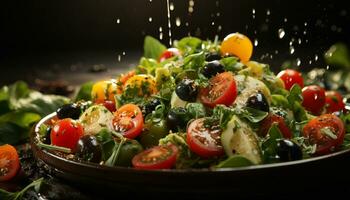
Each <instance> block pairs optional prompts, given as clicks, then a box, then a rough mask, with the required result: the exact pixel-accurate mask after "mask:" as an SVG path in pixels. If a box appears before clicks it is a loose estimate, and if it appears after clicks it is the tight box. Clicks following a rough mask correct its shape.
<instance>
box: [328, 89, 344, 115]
mask: <svg viewBox="0 0 350 200" xmlns="http://www.w3.org/2000/svg"><path fill="white" fill-rule="evenodd" d="M344 110H345V103H344V102H343V97H342V95H341V94H340V93H339V92H337V91H327V92H326V112H327V113H334V112H337V111H344Z"/></svg>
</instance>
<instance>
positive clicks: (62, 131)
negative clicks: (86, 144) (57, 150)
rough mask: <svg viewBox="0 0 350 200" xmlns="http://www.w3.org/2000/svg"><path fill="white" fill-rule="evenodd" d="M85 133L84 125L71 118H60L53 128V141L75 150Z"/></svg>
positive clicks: (51, 136) (54, 143) (55, 143)
mask: <svg viewBox="0 0 350 200" xmlns="http://www.w3.org/2000/svg"><path fill="white" fill-rule="evenodd" d="M83 135H84V130H83V126H82V125H81V124H80V123H79V122H77V121H75V120H73V119H70V118H66V119H62V120H58V121H57V122H56V123H55V124H54V126H53V128H52V129H51V134H50V138H51V143H52V144H53V145H56V146H60V147H66V148H70V149H71V150H74V149H75V147H76V146H77V143H78V140H79V139H80V137H81V136H83Z"/></svg>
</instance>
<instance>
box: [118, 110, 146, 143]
mask: <svg viewBox="0 0 350 200" xmlns="http://www.w3.org/2000/svg"><path fill="white" fill-rule="evenodd" d="M125 112H128V113H133V114H135V113H136V116H134V117H133V118H131V121H130V123H132V127H131V128H130V129H128V130H127V131H125V132H122V134H123V136H124V137H126V138H129V139H134V138H135V137H137V136H138V135H140V134H141V132H142V128H143V124H144V122H143V116H142V111H141V109H140V108H139V107H138V106H137V105H135V104H125V105H123V106H122V107H120V108H119V109H118V110H117V111H116V112H115V113H114V116H115V117H114V120H113V125H114V127H116V126H118V123H119V122H118V120H120V119H122V118H123V117H121V115H123V113H125ZM129 118H130V117H129ZM117 131H118V130H117Z"/></svg>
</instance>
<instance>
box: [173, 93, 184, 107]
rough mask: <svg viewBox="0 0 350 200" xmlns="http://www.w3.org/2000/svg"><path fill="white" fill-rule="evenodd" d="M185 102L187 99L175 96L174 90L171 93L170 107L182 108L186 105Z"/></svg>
mask: <svg viewBox="0 0 350 200" xmlns="http://www.w3.org/2000/svg"><path fill="white" fill-rule="evenodd" d="M187 103H188V102H187V101H184V100H182V99H180V97H178V96H177V94H176V92H175V91H174V92H173V94H172V95H171V100H170V105H171V108H177V107H181V108H184V107H186V105H187Z"/></svg>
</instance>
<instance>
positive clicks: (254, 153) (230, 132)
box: [221, 115, 262, 164]
mask: <svg viewBox="0 0 350 200" xmlns="http://www.w3.org/2000/svg"><path fill="white" fill-rule="evenodd" d="M221 144H222V146H223V147H224V150H225V152H226V154H227V155H228V156H233V155H236V154H238V155H241V156H244V157H246V158H247V159H249V160H250V161H251V162H252V163H254V164H260V163H261V162H262V156H261V150H260V148H259V142H258V139H257V135H256V134H255V133H254V132H253V130H252V129H251V128H250V127H249V125H248V124H246V123H245V122H243V121H242V120H240V119H239V118H238V117H237V116H235V115H234V116H233V117H232V118H231V120H230V121H229V122H228V124H227V128H226V129H225V130H224V131H223V132H222V135H221Z"/></svg>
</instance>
